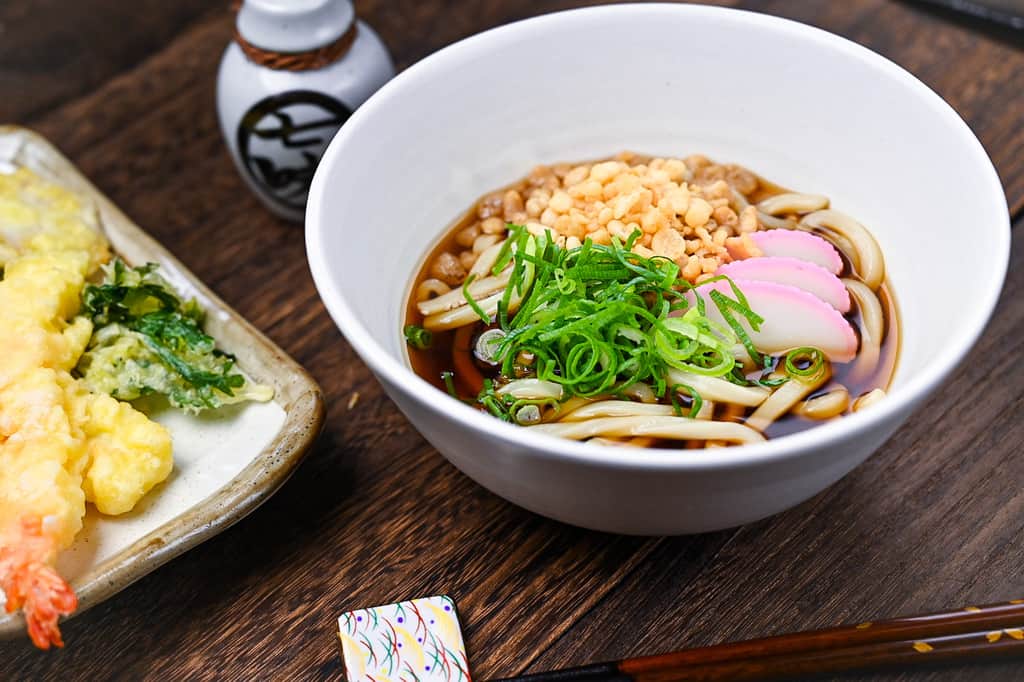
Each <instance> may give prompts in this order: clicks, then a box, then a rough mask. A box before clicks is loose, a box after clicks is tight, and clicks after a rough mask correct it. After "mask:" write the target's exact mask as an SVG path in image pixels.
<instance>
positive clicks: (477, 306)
mask: <svg viewBox="0 0 1024 682" xmlns="http://www.w3.org/2000/svg"><path fill="white" fill-rule="evenodd" d="M475 279H476V275H475V274H473V275H470V276H469V277H467V278H466V281H465V282H463V283H462V297H463V298H465V299H466V303H468V304H469V307H470V308H472V309H473V312H474V313H476V314H477V316H478V317H479V318H480V319H481V320H483V323H484V324H490V322H491V318H489V317H488V316H487V313H486V312H485V311H484V309H483V308H481V307H480V304H479V303H477V301H476V299H475V298H473V297H472V296H471V295H470V294H469V285H470V284H472V283H473V280H475Z"/></svg>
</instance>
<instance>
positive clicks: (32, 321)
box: [0, 171, 172, 649]
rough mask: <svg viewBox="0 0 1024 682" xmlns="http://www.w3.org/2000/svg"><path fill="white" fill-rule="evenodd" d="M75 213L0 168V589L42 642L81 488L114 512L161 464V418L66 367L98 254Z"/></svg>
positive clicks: (77, 351)
mask: <svg viewBox="0 0 1024 682" xmlns="http://www.w3.org/2000/svg"><path fill="white" fill-rule="evenodd" d="M84 215H85V214H84V212H83V211H82V210H81V208H80V206H79V205H78V202H77V201H76V200H75V199H74V196H73V195H71V194H70V193H68V192H66V191H65V190H62V189H60V188H58V187H55V186H53V185H49V184H46V183H42V182H39V181H38V178H36V177H35V176H34V175H33V174H31V173H29V172H28V171H18V172H17V173H14V174H13V175H10V176H2V175H0V267H2V268H3V278H2V280H0V590H2V593H0V598H3V599H5V600H6V606H5V608H6V610H7V611H8V612H9V613H11V612H14V611H16V610H18V609H21V610H22V612H23V613H24V615H25V620H26V621H27V623H28V632H29V636H30V637H31V638H32V641H33V642H34V643H35V644H36V646H38V647H40V648H43V649H47V648H49V647H50V646H51V645H55V646H62V645H63V642H62V641H61V636H60V630H59V629H58V627H57V621H58V619H59V617H60V616H61V615H66V614H69V613H71V612H72V611H74V609H75V608H76V606H77V599H76V597H75V594H74V592H73V591H72V590H71V588H70V586H69V585H68V584H67V583H66V582H65V581H64V579H63V578H62V577H61V576H60V575H59V574H58V573H57V571H56V569H55V568H54V563H55V561H56V558H57V553H58V552H59V551H60V550H62V549H64V548H66V547H67V546H68V545H70V544H71V542H72V541H73V540H74V537H75V535H76V534H77V533H78V531H79V530H81V527H82V518H83V517H84V515H85V504H86V495H87V493H88V495H89V497H90V499H93V501H95V502H96V504H97V506H98V507H99V508H100V510H101V511H107V512H111V513H121V512H124V511H127V510H129V509H131V508H132V507H133V506H134V504H135V502H137V501H138V499H139V498H141V497H142V495H144V494H145V493H146V492H147V491H148V490H149V489H150V488H152V487H153V486H154V485H156V483H159V482H160V481H162V480H163V479H164V478H166V477H167V475H168V474H169V473H170V469H171V465H172V457H171V443H170V436H169V434H168V433H167V431H166V429H164V428H163V427H162V426H160V425H159V424H156V423H154V422H151V421H149V420H148V419H147V418H146V417H145V416H144V415H142V414H141V413H139V412H137V411H135V410H134V409H133V408H132V407H131V406H130V405H126V404H121V403H118V402H117V401H116V400H114V399H113V398H110V397H109V396H105V395H93V394H90V393H89V392H88V391H87V390H86V389H85V388H84V386H82V385H81V384H80V383H79V382H78V381H77V380H75V379H74V378H73V377H72V376H71V374H70V371H71V369H72V368H73V367H74V366H75V364H76V363H77V361H78V358H79V357H80V356H81V355H82V352H83V351H84V349H85V346H86V344H87V343H88V341H89V338H90V336H91V334H92V324H91V322H90V321H89V320H88V319H86V318H81V317H77V318H76V317H75V316H76V315H77V313H78V311H79V307H80V305H81V291H82V287H83V285H84V284H85V278H86V277H87V276H88V275H89V274H90V273H91V272H93V271H95V270H96V269H97V268H98V267H99V265H100V264H101V263H102V262H103V261H104V260H106V258H107V257H108V252H107V246H106V241H105V240H104V239H103V237H102V236H101V235H100V234H99V232H98V231H97V230H96V229H95V227H94V226H90V225H89V224H87V222H88V221H87V219H86V218H85V217H84ZM93 469H95V471H94V470H93ZM86 479H88V481H89V484H88V485H87V486H85V487H83V486H84V483H85V481H86ZM86 488H87V490H86Z"/></svg>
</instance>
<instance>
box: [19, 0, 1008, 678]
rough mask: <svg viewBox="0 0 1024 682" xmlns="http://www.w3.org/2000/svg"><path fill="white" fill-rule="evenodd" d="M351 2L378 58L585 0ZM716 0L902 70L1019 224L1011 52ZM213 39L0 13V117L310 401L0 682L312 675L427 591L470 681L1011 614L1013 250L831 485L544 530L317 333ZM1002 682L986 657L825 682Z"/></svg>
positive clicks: (112, 6)
mask: <svg viewBox="0 0 1024 682" xmlns="http://www.w3.org/2000/svg"><path fill="white" fill-rule="evenodd" d="M215 4H216V3H214V5H215ZM224 4H226V3H224ZM356 4H357V7H358V9H359V11H360V13H361V14H362V15H363V16H364V17H365V18H366V19H367V20H368V21H370V22H371V23H372V24H373V25H374V26H375V27H376V28H377V29H378V30H379V31H380V33H381V34H382V36H383V37H384V39H385V41H386V42H387V43H388V45H389V46H390V47H391V48H392V50H393V52H394V54H395V56H396V60H397V61H398V62H399V64H400V65H402V66H406V65H408V64H410V63H412V62H414V61H416V60H418V59H420V58H422V57H423V56H425V55H427V54H429V53H430V52H432V51H434V50H436V49H438V48H440V47H443V46H444V45H446V44H448V43H450V42H452V41H455V40H458V39H459V38H462V37H464V36H466V35H469V34H472V33H474V32H477V31H479V30H482V29H485V28H489V27H491V26H494V25H498V24H501V23H504V22H507V21H511V20H514V19H519V18H523V17H526V16H528V15H531V14H536V13H541V12H546V11H552V10H556V9H563V8H567V7H571V6H578V5H581V4H585V3H581V2H574V1H572V0H535V1H530V0H501V1H499V0H477V1H476V2H472V3H468V2H467V3H462V2H443V1H441V0H365V1H362V2H359V1H357V3H356ZM590 4H594V3H590ZM725 4H740V5H742V6H744V7H749V8H751V9H755V10H757V11H765V12H770V13H774V14H782V15H784V16H789V17H791V18H796V19H800V20H803V21H807V22H809V23H812V24H815V25H818V26H821V27H823V28H826V29H828V30H831V31H834V32H837V33H840V34H842V35H845V36H847V37H850V38H852V39H854V40H857V41H858V42H861V43H863V44H865V45H867V46H869V47H871V48H872V49H875V50H877V51H879V52H881V53H882V54H884V55H886V56H888V57H890V58H891V59H893V60H895V61H896V62H898V63H900V64H902V65H903V66H905V67H906V68H908V69H909V70H911V71H912V72H913V73H915V74H917V75H918V76H919V77H921V78H922V79H923V80H924V81H925V82H926V83H928V84H929V85H930V86H931V87H933V88H934V89H936V90H937V91H938V92H939V94H941V95H942V96H943V97H945V98H946V99H947V100H948V101H950V102H951V103H952V104H953V106H954V107H955V108H956V109H957V110H958V111H959V112H960V113H961V114H962V115H963V116H964V117H965V119H966V120H967V121H968V123H969V124H970V125H971V126H972V128H974V130H975V131H976V132H977V134H978V135H979V137H980V138H981V140H982V142H983V143H984V144H985V145H986V148H987V149H988V151H989V153H990V154H991V155H992V157H993V159H994V161H995V163H996V166H997V168H998V170H999V172H1000V175H1001V177H1002V179H1003V182H1004V185H1005V187H1006V190H1007V195H1008V199H1009V203H1010V205H1011V208H1012V210H1013V212H1014V213H1018V212H1020V210H1021V209H1022V207H1024V53H1022V51H1021V50H1020V49H1019V47H1017V46H1015V45H1013V44H1012V43H1011V42H1010V41H1007V40H1006V39H1005V38H1003V37H998V36H997V37H993V36H989V35H987V34H986V33H984V32H981V31H978V30H977V29H976V28H975V27H973V26H971V27H965V26H961V25H958V24H956V23H953V22H951V21H950V20H949V19H948V17H947V16H945V15H936V14H934V13H931V12H928V11H924V10H921V9H919V8H918V7H917V6H916V5H909V4H903V3H896V2H885V1H883V0H860V1H858V2H844V3H825V2H810V1H807V2H772V1H768V2H743V3H725ZM112 27H113V28H112ZM115 29H116V30H115ZM230 30H231V25H230V17H229V15H228V14H227V12H226V11H220V10H219V9H218V8H217V7H216V6H212V5H211V3H208V2H196V1H194V0H188V1H181V2H174V3H171V2H155V1H151V2H139V3H130V4H129V3H123V2H120V1H119V0H91V1H89V2H86V1H85V0H83V1H82V2H80V3H72V2H70V0H65V2H59V0H35V1H33V0H5V1H4V2H3V3H0V92H7V93H9V92H12V91H13V92H14V93H16V94H17V95H18V96H17V97H14V98H9V97H0V119H3V118H6V119H7V120H9V121H11V122H16V123H22V124H27V125H30V126H32V127H35V128H37V129H39V130H40V131H41V132H43V133H44V134H46V135H47V136H48V137H49V138H50V139H51V140H53V142H54V143H55V144H57V145H58V146H59V147H61V148H62V149H64V150H65V151H66V152H67V153H68V154H69V155H70V156H71V158H72V159H73V160H75V161H76V162H77V163H78V164H79V165H80V166H81V168H82V169H83V170H84V171H85V172H86V173H87V174H88V175H89V176H90V177H91V178H92V179H93V180H94V181H95V182H96V184H97V185H98V186H99V187H100V188H101V189H103V190H104V191H105V192H107V193H108V194H109V195H110V196H111V197H112V198H113V199H114V200H115V201H116V202H117V203H118V204H119V205H120V206H121V207H122V208H124V209H125V211H126V212H127V213H128V214H129V215H131V216H132V217H133V218H135V219H136V220H137V221H138V222H139V223H140V224H141V225H143V226H144V227H145V228H146V229H147V230H149V231H150V232H151V233H152V234H153V235H154V236H155V237H157V238H158V239H159V240H161V241H162V242H163V243H164V244H166V245H167V246H168V247H169V248H170V249H171V250H172V251H174V252H175V253H176V254H177V255H178V256H179V257H180V258H181V259H182V260H183V261H184V262H185V263H186V264H187V265H188V266H189V267H190V268H191V269H192V270H193V271H195V272H196V273H197V274H198V275H199V276H200V277H202V278H203V279H204V280H205V281H206V282H208V283H209V284H210V285H211V286H212V287H213V288H214V289H215V290H217V292H218V293H219V294H220V295H221V296H223V297H224V298H225V300H227V301H228V302H229V303H230V304H232V305H233V306H234V307H236V308H237V309H238V310H239V311H240V312H241V313H242V314H243V315H245V316H246V317H247V318H249V319H250V320H251V321H252V322H253V323H254V324H256V325H257V326H258V327H260V328H261V329H263V330H264V331H266V332H267V333H268V334H269V336H270V337H271V338H273V339H274V340H275V341H276V342H278V343H279V344H281V345H282V346H283V347H284V348H285V349H286V350H287V351H288V352H289V353H291V354H292V355H293V356H295V357H296V358H297V359H298V360H299V361H300V362H302V363H303V364H304V365H306V367H307V368H308V369H309V370H310V371H311V372H312V373H313V375H314V376H315V377H316V378H317V379H318V380H319V381H320V382H321V384H322V386H323V388H324V391H325V394H326V398H327V401H328V407H329V410H328V418H327V427H326V430H325V433H324V435H323V437H322V438H321V440H320V442H319V443H318V445H317V446H316V448H315V449H314V451H313V452H312V453H311V455H310V457H309V459H308V460H307V461H306V462H305V464H304V465H303V466H302V467H301V469H300V470H299V471H298V473H297V474H296V475H295V477H294V478H293V479H292V480H291V481H290V482H289V484H288V485H287V486H285V487H284V488H283V489H282V490H281V492H280V493H279V494H278V495H277V496H275V497H274V498H273V499H272V500H271V501H270V502H268V503H267V504H266V505H265V506H264V507H262V508H261V509H260V510H259V511H257V512H256V513H254V514H253V515H252V516H250V517H249V518H247V519H246V520H245V521H243V522H241V523H239V524H238V525H237V526H235V527H234V528H232V529H231V530H229V531H228V532H226V533H224V534H223V535H221V536H219V537H217V538H216V539H214V540H212V541H210V542H207V543H205V544H204V545H202V546H200V547H198V548H197V549H195V550H193V551H191V552H189V553H188V554H187V555H185V556H183V557H181V558H179V559H177V560H175V561H174V562H172V563H171V564H169V565H167V566H165V567H163V568H162V569H160V570H158V571H157V572H155V573H154V574H152V575H150V576H149V577H147V578H145V579H144V580H142V581H141V582H139V583H137V584H136V585H134V586H132V587H131V588H129V589H127V590H126V591H124V592H123V593H121V594H120V595H118V596H117V597H115V598H113V599H111V600H109V601H108V602H106V603H104V604H103V605H101V606H99V607H97V608H95V609H94V610H92V611H91V612H89V613H86V614H83V615H82V616H81V617H79V618H76V619H75V620H73V621H71V622H69V623H68V624H67V625H66V626H65V628H64V630H65V637H66V640H67V642H68V648H67V649H65V650H64V651H59V652H50V653H48V654H43V653H40V652H36V651H34V650H32V649H31V647H30V646H29V645H28V644H27V642H25V643H22V642H14V643H0V678H4V679H9V678H10V679H66V680H77V679H81V680H100V679H115V678H116V679H143V678H147V679H148V678H169V679H181V678H189V679H213V678H230V679H270V678H273V679H338V678H339V676H340V667H339V657H338V654H337V647H336V639H335V637H334V634H333V628H334V619H335V618H336V617H337V615H338V614H339V613H340V612H341V611H342V610H344V609H347V608H352V607H358V606H368V605H373V604H377V603H383V602H387V601H393V600H398V599H405V598H410V597H414V596H423V595H427V594H436V593H442V592H445V593H448V594H451V595H452V596H453V597H454V598H455V599H456V601H457V602H458V604H459V607H460V611H461V615H462V619H463V621H464V627H465V630H466V635H467V641H468V645H469V648H470V661H471V663H472V666H473V669H474V672H475V673H476V675H477V677H479V678H484V677H489V676H494V675H498V674H501V675H513V674H518V673H521V672H524V671H528V670H541V669H551V668H556V667H564V666H567V665H571V664H574V663H577V664H578V663H585V662H590V661H594V660H597V659H614V658H621V657H624V656H629V655H639V654H652V653H657V652H661V651H669V650H672V649H676V648H679V647H681V646H690V645H698V644H705V643H711V642H718V641H724V640H728V639H735V638H740V637H753V636H760V635H770V634H777V633H781V632H784V631H791V630H799V629H807V628H812V627H822V626H826V625H830V624H837V623H840V622H843V621H857V620H863V619H865V618H874V617H879V616H885V615H895V614H897V613H914V612H925V611H933V610H939V609H941V608H943V607H947V606H951V605H955V604H960V603H970V602H994V601H1000V600H1002V599H1006V598H1009V597H1012V596H1020V595H1021V594H1024V572H1022V571H1021V570H1020V566H1021V565H1022V562H1024V492H1022V488H1024V458H1022V457H1021V456H1020V455H1021V445H1020V443H1021V441H1022V439H1024V426H1022V422H1021V419H1020V417H1019V413H1020V410H1021V408H1022V407H1024V405H1022V402H1024V369H1022V367H1021V365H1020V363H1019V358H1020V356H1021V352H1022V350H1024V349H1022V341H1021V339H1022V338H1024V302H1022V298H1021V294H1022V293H1024V247H1022V246H1021V245H1020V244H1019V243H1018V244H1017V245H1016V246H1015V248H1014V255H1013V264H1012V266H1011V275H1010V279H1009V282H1008V284H1007V289H1006V294H1005V295H1004V297H1003V301H1002V302H1001V304H1000V308H999V311H998V313H997V315H996V317H995V319H994V320H993V323H992V327H991V328H990V330H989V332H988V334H986V336H985V339H984V340H983V341H982V344H981V345H980V346H979V348H978V349H977V351H976V352H975V354H974V355H973V358H974V359H973V360H972V361H971V362H969V363H966V364H965V366H964V367H962V368H961V369H960V371H959V372H958V374H957V375H956V378H955V379H954V380H953V381H952V382H950V383H949V384H948V385H947V386H946V387H944V389H943V390H942V391H941V392H940V393H939V394H938V395H936V396H935V397H934V398H933V399H932V400H931V402H930V403H929V404H928V405H927V406H926V407H925V408H924V409H923V410H922V411H921V412H920V413H919V414H918V415H917V416H916V417H915V418H914V419H913V420H912V421H911V423H910V424H908V425H907V426H906V427H905V428H904V429H902V430H901V431H900V432H899V433H898V434H897V435H896V436H895V437H894V438H893V439H892V440H891V441H890V442H889V443H888V444H886V446H885V447H884V448H883V449H882V450H881V451H880V452H879V453H878V454H877V455H876V456H875V457H873V458H872V459H870V460H869V461H868V462H867V463H866V464H865V465H863V466H862V467H860V468H858V469H857V470H856V471H855V472H854V473H853V474H851V475H850V476H849V477H847V478H845V479H844V480H843V481H841V482H840V483H839V484H837V485H836V486H833V488H831V489H830V490H828V491H826V492H825V493H823V494H821V495H819V496H818V497H816V498H815V499H813V500H811V501H809V502H807V503H805V504H804V505H801V506H800V507H798V508H797V509H794V510H792V511H790V512H787V513H784V514H781V515H779V516H777V517H774V518H772V519H768V520H766V521H762V522H760V523H756V524H751V525H749V526H746V527H743V528H741V529H738V530H735V531H726V532H721V533H714V534H709V535H703V536H696V537H686V538H670V539H638V538H625V537H616V536H610V535H603V534H599V533H592V532H587V531H582V530H578V529H574V528H569V527H566V526H563V525H560V524H557V523H553V522H550V521H547V520H544V519H541V518H539V517H536V516H534V515H532V514H529V513H527V512H525V511H522V510H520V509H517V508H515V507H513V506H511V505H509V504H507V503H505V502H504V501H502V500H500V499H498V498H496V497H494V496H493V495H490V494H489V493H487V492H486V491H483V490H482V489H480V488H479V487H478V486H476V485H475V484H473V483H472V482H470V481H469V480H468V479H466V478H465V477H463V476H462V475H461V474H459V473H458V472H457V471H456V470H455V469H454V468H453V467H451V466H450V465H448V464H447V463H446V462H445V461H444V460H443V459H442V458H441V457H440V456H439V455H438V454H437V453H436V452H435V451H434V450H433V449H432V448H431V447H430V446H429V445H427V444H426V443H425V442H424V441H423V440H422V438H420V437H419V436H418V435H417V434H416V432H415V431H414V430H413V429H412V428H411V426H410V425H409V424H408V423H407V422H406V421H405V419H404V418H403V417H402V416H401V414H400V413H399V412H398V411H397V409H396V408H395V407H394V406H393V405H392V404H391V403H390V401H388V400H387V398H386V397H385V396H384V394H383V392H382V391H381V389H380V387H379V385H378V384H377V383H376V381H375V380H374V379H373V378H372V377H371V376H370V374H369V372H368V371H367V370H366V368H365V367H364V366H363V365H362V363H361V362H360V361H359V359H358V358H357V357H356V356H355V354H354V353H353V352H352V350H351V349H350V348H349V347H348V345H347V344H346V343H345V341H344V340H343V339H342V338H341V336H340V334H339V333H338V332H337V330H336V328H335V327H334V326H333V324H332V323H331V321H330V320H329V318H328V317H327V315H326V313H325V311H324V309H323V307H322V306H321V304H320V303H319V300H318V298H317V296H316V292H315V290H314V288H313V284H312V281H311V279H310V277H309V275H308V270H307V266H306V262H305V254H304V246H303V240H302V234H301V230H300V229H299V228H296V227H295V226H292V225H289V224H285V223H282V222H279V221H277V220H275V219H274V218H272V217H271V216H269V215H268V214H267V213H266V212H265V211H264V210H263V209H262V208H261V207H260V205H259V204H258V203H257V202H256V200H255V199H254V198H253V197H252V196H251V195H250V194H249V193H248V191H247V190H246V189H245V188H244V186H243V185H242V182H241V180H240V179H239V178H238V176H237V175H236V173H235V171H234V168H233V167H232V165H231V161H230V159H229V158H228V155H227V152H226V151H225V149H224V147H223V145H222V143H221V140H220V133H219V130H218V128H217V123H216V117H215V113H214V109H213V93H214V77H215V73H216V67H217V61H218V59H219V57H220V54H221V52H222V50H223V49H224V46H225V45H226V43H227V40H228V38H229V35H230ZM979 387H984V388H985V390H984V391H981V390H979ZM355 394H358V396H359V399H358V401H357V402H356V404H355V405H354V407H352V408H351V409H350V408H349V407H348V403H349V399H350V397H351V396H353V395H355ZM1020 674H1024V672H1022V671H1021V668H1020V667H1018V666H1012V665H1010V664H999V665H995V666H991V667H985V668H981V669H973V668H972V669H955V670H952V671H943V672H925V673H915V674H899V673H897V674H890V675H879V676H874V677H867V676H859V677H851V678H849V679H850V680H854V679H856V680H861V679H878V680H932V679H934V680H954V679H955V680H961V679H962V680H967V679H971V680H1005V679H1013V678H1014V676H1019V675H1020Z"/></svg>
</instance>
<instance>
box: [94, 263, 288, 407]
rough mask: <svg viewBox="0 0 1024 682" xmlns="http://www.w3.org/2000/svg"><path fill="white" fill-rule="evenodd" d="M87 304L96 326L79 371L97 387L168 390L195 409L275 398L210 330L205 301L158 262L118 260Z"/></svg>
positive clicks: (132, 395)
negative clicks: (181, 288) (185, 296)
mask: <svg viewBox="0 0 1024 682" xmlns="http://www.w3.org/2000/svg"><path fill="white" fill-rule="evenodd" d="M82 308H83V312H84V313H85V314H87V315H89V316H90V317H91V318H92V321H93V324H94V332H93V336H92V339H91V341H90V342H89V347H88V349H87V350H86V352H85V353H84V354H83V355H82V358H81V360H80V361H79V363H78V367H77V368H76V371H77V372H78V373H79V375H80V376H81V377H82V380H83V381H84V382H85V384H86V385H87V386H88V387H89V388H90V389H91V390H93V391H96V392H98V393H106V394H108V395H111V396H113V397H115V398H117V399H119V400H135V399H136V398H140V397H142V396H144V395H150V394H158V395H163V396H166V397H167V399H168V400H169V402H170V403H171V405H173V406H174V407H177V408H180V409H182V410H184V411H186V412H191V413H196V412H200V411H202V410H210V409H216V408H218V407H222V406H224V405H230V404H233V403H238V402H244V401H249V400H255V401H266V400H270V399H271V398H272V397H273V389H271V388H270V387H269V386H263V385H259V384H253V383H252V382H250V381H248V380H246V378H245V377H244V376H243V375H242V374H241V373H239V372H238V371H237V370H236V369H235V368H234V366H235V359H234V357H233V356H231V355H230V354H228V353H225V352H223V351H221V350H219V349H218V348H217V347H216V344H215V341H214V339H213V337H211V336H209V335H208V334H206V333H205V332H204V331H203V329H202V323H203V310H202V308H201V307H200V306H199V304H198V303H197V302H196V301H195V300H189V301H182V300H181V299H180V298H179V297H178V295H177V294H176V293H175V292H174V290H173V289H172V288H171V287H170V285H168V284H167V282H166V281H164V279H163V278H162V277H161V276H160V275H159V274H158V273H157V266H156V264H154V263H149V264H146V265H141V266H138V267H135V268H130V267H128V266H127V265H125V263H124V262H123V261H121V260H120V259H114V260H113V261H112V262H111V263H110V264H108V265H106V266H104V277H103V281H102V282H101V283H100V284H89V285H86V287H85V289H84V291H83V293H82Z"/></svg>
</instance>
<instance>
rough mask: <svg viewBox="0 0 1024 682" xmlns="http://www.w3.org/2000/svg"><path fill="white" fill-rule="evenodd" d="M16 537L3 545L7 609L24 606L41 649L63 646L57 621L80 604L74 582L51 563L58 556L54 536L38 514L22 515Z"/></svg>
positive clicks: (0, 563) (0, 559) (0, 573)
mask: <svg viewBox="0 0 1024 682" xmlns="http://www.w3.org/2000/svg"><path fill="white" fill-rule="evenodd" d="M20 530H21V532H20V534H18V535H17V536H16V537H17V541H16V542H14V543H11V544H3V545H0V588H2V589H3V591H4V594H5V595H6V597H7V604H6V606H5V609H6V611H7V612H8V613H13V612H14V611H17V610H18V609H21V610H22V612H23V613H24V615H25V621H26V623H27V624H28V634H29V637H31V638H32V643H33V644H35V645H36V646H37V647H39V648H40V649H49V648H50V646H51V645H52V646H56V647H63V646H64V640H63V639H61V636H60V628H59V627H58V626H57V621H58V620H59V619H60V617H61V616H65V615H68V614H70V613H72V612H73V611H74V610H75V609H76V608H77V607H78V597H76V596H75V593H74V591H73V590H72V589H71V586H70V585H68V583H67V582H66V581H65V580H64V579H63V578H62V577H60V574H58V573H57V571H56V569H54V568H53V566H51V565H50V563H49V562H50V561H52V558H53V557H54V556H56V546H55V544H56V543H55V542H54V540H53V539H52V538H51V537H50V536H49V535H47V534H46V533H45V532H44V531H43V523H42V520H41V519H40V518H39V517H28V518H24V519H22V523H21V529H20Z"/></svg>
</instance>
